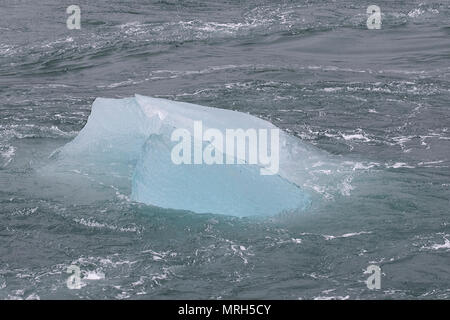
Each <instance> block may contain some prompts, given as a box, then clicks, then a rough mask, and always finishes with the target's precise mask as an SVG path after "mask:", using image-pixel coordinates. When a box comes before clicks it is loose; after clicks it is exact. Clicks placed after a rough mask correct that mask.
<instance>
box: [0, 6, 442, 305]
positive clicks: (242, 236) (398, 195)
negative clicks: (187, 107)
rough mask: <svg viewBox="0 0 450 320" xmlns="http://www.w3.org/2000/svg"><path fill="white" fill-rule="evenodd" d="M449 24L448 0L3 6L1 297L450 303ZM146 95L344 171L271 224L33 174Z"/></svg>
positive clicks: (316, 187)
mask: <svg viewBox="0 0 450 320" xmlns="http://www.w3.org/2000/svg"><path fill="white" fill-rule="evenodd" d="M73 2H76V3H73ZM69 4H78V5H79V6H80V7H81V10H82V12H81V18H82V19H81V30H68V29H67V28H66V18H67V16H68V15H67V14H66V13H65V10H66V7H67V6H68V5H69ZM370 4H376V5H378V6H379V7H380V8H381V11H382V14H383V16H382V18H383V20H382V29H381V30H367V27H366V20H367V15H366V13H365V12H366V8H367V6H368V5H370ZM449 18H450V2H449V1H447V0H445V1H424V0H422V1H381V0H377V1H374V2H373V3H372V1H371V2H370V3H369V2H365V1H362V2H361V1H349V0H345V1H305V0H303V1H256V0H249V1H227V2H224V1H212V0H209V1H175V0H169V1H143V0H137V1H133V2H129V1H124V0H114V1H113V0H108V1H103V0H102V1H86V0H83V1H82V0H77V1H71V3H68V2H64V1H63V2H60V1H50V0H42V1H39V3H37V2H36V1H31V0H29V1H27V0H21V1H18V0H2V1H1V2H0V187H1V188H0V298H2V299H16V298H24V299H36V298H41V299H49V298H101V299H103V298H118V299H126V298H133V299H135V298H136V299H141V298H155V299H160V298H212V299H219V298H222V299H226V298H275V299H277V298H282V299H330V298H336V299H347V298H348V299H364V298H369V299H372V298H394V299H395V298H444V299H448V298H449V297H450V274H449V272H450V268H449V265H450V254H449V250H450V217H449V205H450V196H449V194H450V193H449V191H450V169H449V166H450V157H449V155H450V131H449V123H450V105H449V102H450V82H449V81H450V63H449V62H450V24H449V23H450V19H449ZM135 93H140V94H144V95H148V96H156V97H164V98H169V99H174V100H179V101H187V102H193V103H197V104H201V105H208V106H214V107H220V108H229V109H234V110H238V111H242V112H249V113H251V114H253V115H256V116H259V117H261V118H264V119H267V120H270V121H271V122H273V123H274V124H275V125H277V126H279V127H281V128H283V129H284V130H286V131H288V132H290V133H292V134H294V135H297V136H298V137H300V138H301V139H303V140H304V141H305V142H307V143H309V144H312V145H315V146H316V147H318V148H319V149H322V150H325V151H327V152H328V153H330V154H332V155H335V156H336V157H338V159H341V164H342V166H343V167H345V168H347V169H346V170H345V172H344V173H342V174H337V173H335V172H332V173H329V172H314V169H313V168H311V179H310V180H309V181H308V182H307V183H306V182H305V188H309V189H310V190H313V191H312V192H315V194H316V195H317V199H316V201H315V202H314V204H313V206H312V207H311V209H309V210H308V211H306V212H304V213H302V214H297V215H292V216H284V215H282V216H276V217H273V218H271V219H253V218H252V219H238V218H233V217H227V216H223V215H199V214H194V213H189V212H182V211H174V210H165V209H158V208H155V207H150V206H145V205H142V204H137V203H133V202H130V201H129V200H128V196H129V194H128V192H129V190H127V189H126V188H125V189H124V188H122V186H114V185H112V186H98V185H94V183H91V182H90V180H89V178H90V177H89V176H83V174H82V173H80V175H79V179H74V180H70V181H64V182H61V181H59V182H58V183H55V182H54V181H52V180H51V179H46V178H45V177H43V176H42V175H39V174H37V172H38V171H39V169H40V168H42V167H43V166H44V165H46V164H47V163H48V162H49V161H50V160H49V158H48V157H49V155H50V154H51V153H52V152H53V151H54V150H55V149H56V148H58V147H60V146H62V145H64V144H66V143H67V142H69V141H70V140H71V139H72V138H73V137H74V136H75V135H76V134H77V132H79V131H80V130H81V128H82V127H83V126H84V124H85V123H86V121H87V117H88V115H89V113H90V106H91V104H92V102H93V100H94V99H95V98H96V97H99V96H101V97H127V96H132V95H134V94H135ZM327 174H336V181H335V184H333V186H332V187H331V186H330V187H329V188H328V187H327V186H322V185H315V184H314V181H315V179H316V178H317V179H319V178H320V175H327ZM180 196H182V195H180ZM73 264H74V265H77V266H79V267H80V268H81V271H82V275H83V284H84V287H83V288H82V289H80V290H69V289H68V288H67V286H66V279H67V277H68V274H66V269H67V267H68V266H70V265H73ZM370 264H376V265H379V266H380V267H381V268H382V272H383V276H382V283H381V289H380V290H374V291H373V290H372V291H371V290H369V289H367V287H366V285H365V283H364V281H365V279H366V278H367V276H368V275H366V274H364V273H363V272H364V270H365V269H366V268H367V266H368V265H370Z"/></svg>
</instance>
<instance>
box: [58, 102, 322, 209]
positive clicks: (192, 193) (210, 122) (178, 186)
mask: <svg viewBox="0 0 450 320" xmlns="http://www.w3.org/2000/svg"><path fill="white" fill-rule="evenodd" d="M196 121H202V123H203V126H204V128H203V129H204V130H207V129H209V128H211V129H218V130H219V131H222V132H224V131H225V130H226V129H243V130H246V129H256V130H259V129H275V128H276V127H275V126H274V125H273V124H271V123H270V122H267V121H264V120H262V119H259V118H257V117H254V116H251V115H249V114H245V113H241V112H237V111H231V110H226V109H218V108H211V107H204V106H199V105H195V104H190V103H184V102H177V101H170V100H166V99H158V98H150V97H144V96H140V95H136V96H135V97H134V98H125V99H103V98H98V99H96V100H95V102H94V104H93V106H92V113H91V115H90V116H89V119H88V122H87V124H86V126H85V127H84V128H83V129H82V130H81V131H80V133H79V134H78V136H77V137H76V138H75V139H74V140H73V141H72V142H70V143H68V144H67V145H66V146H64V147H63V148H62V149H61V150H60V151H59V154H58V159H59V161H60V163H62V164H63V166H66V167H71V168H72V170H73V168H74V167H75V168H76V169H77V170H81V171H83V172H86V170H87V171H89V173H90V174H91V175H98V176H103V177H107V176H108V175H109V176H119V177H122V178H126V179H125V180H126V181H129V179H130V178H131V195H132V199H133V200H135V201H138V202H143V203H146V204H151V205H155V206H160V207H164V208H173V209H184V210H191V211H194V212H198V213H206V212H209V213H217V214H229V215H236V216H251V215H272V214H276V213H278V212H281V211H284V210H297V209H298V210H302V209H304V208H305V207H307V206H308V204H309V202H310V200H309V196H308V195H307V194H306V192H305V191H303V190H302V189H301V188H300V187H299V186H301V185H302V183H303V182H304V181H303V180H304V178H307V176H308V172H307V170H306V169H307V168H308V167H309V166H310V165H311V163H314V162H317V161H319V160H318V159H319V158H320V156H319V155H318V154H317V152H315V151H311V150H310V148H309V147H308V146H306V145H305V144H303V143H301V141H300V140H299V139H297V138H295V137H292V136H289V135H287V134H285V133H283V132H282V133H281V135H280V145H281V150H280V156H281V159H280V171H279V174H276V175H267V176H264V175H261V174H260V169H261V167H260V166H259V165H258V164H234V165H225V164H224V165H219V164H214V165H209V164H197V165H188V164H181V165H176V164H174V163H173V162H172V161H171V158H170V154H171V150H172V147H173V145H174V142H172V141H171V140H170V137H171V133H172V132H173V130H175V129H177V128H184V129H186V130H188V131H189V132H191V133H193V132H194V124H195V122H196ZM216 147H217V150H218V152H223V153H226V151H227V150H225V149H224V148H221V146H220V145H217V146H216ZM225 156H227V157H228V154H226V155H225ZM236 160H237V159H236Z"/></svg>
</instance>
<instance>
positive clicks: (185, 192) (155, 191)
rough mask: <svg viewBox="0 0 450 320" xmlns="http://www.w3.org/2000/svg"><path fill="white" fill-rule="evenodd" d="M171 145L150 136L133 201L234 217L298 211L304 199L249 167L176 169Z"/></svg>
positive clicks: (291, 188)
mask: <svg viewBox="0 0 450 320" xmlns="http://www.w3.org/2000/svg"><path fill="white" fill-rule="evenodd" d="M173 146H174V142H172V141H170V140H169V139H168V137H167V136H165V135H152V136H151V137H150V138H149V139H148V141H147V142H146V144H145V145H144V148H143V152H142V155H141V157H140V159H139V161H138V164H137V166H136V170H135V172H134V175H133V186H132V190H133V191H132V199H133V200H136V201H139V202H143V203H149V204H153V205H156V206H159V207H165V208H173V209H184V210H191V211H194V212H198V213H207V212H211V213H222V214H227V215H234V216H239V217H245V216H255V215H264V216H268V215H274V214H277V213H279V212H280V211H286V210H302V209H304V208H306V207H307V206H308V205H309V196H307V195H306V193H305V192H304V191H302V190H301V189H300V188H299V187H297V186H296V185H295V184H293V183H290V182H289V181H287V180H285V179H283V178H281V177H280V176H279V175H261V174H260V167H259V166H257V165H249V164H235V165H226V164H211V165H206V164H202V165H192V164H179V165H176V164H174V163H173V162H172V161H171V158H170V154H171V150H172V148H173Z"/></svg>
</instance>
